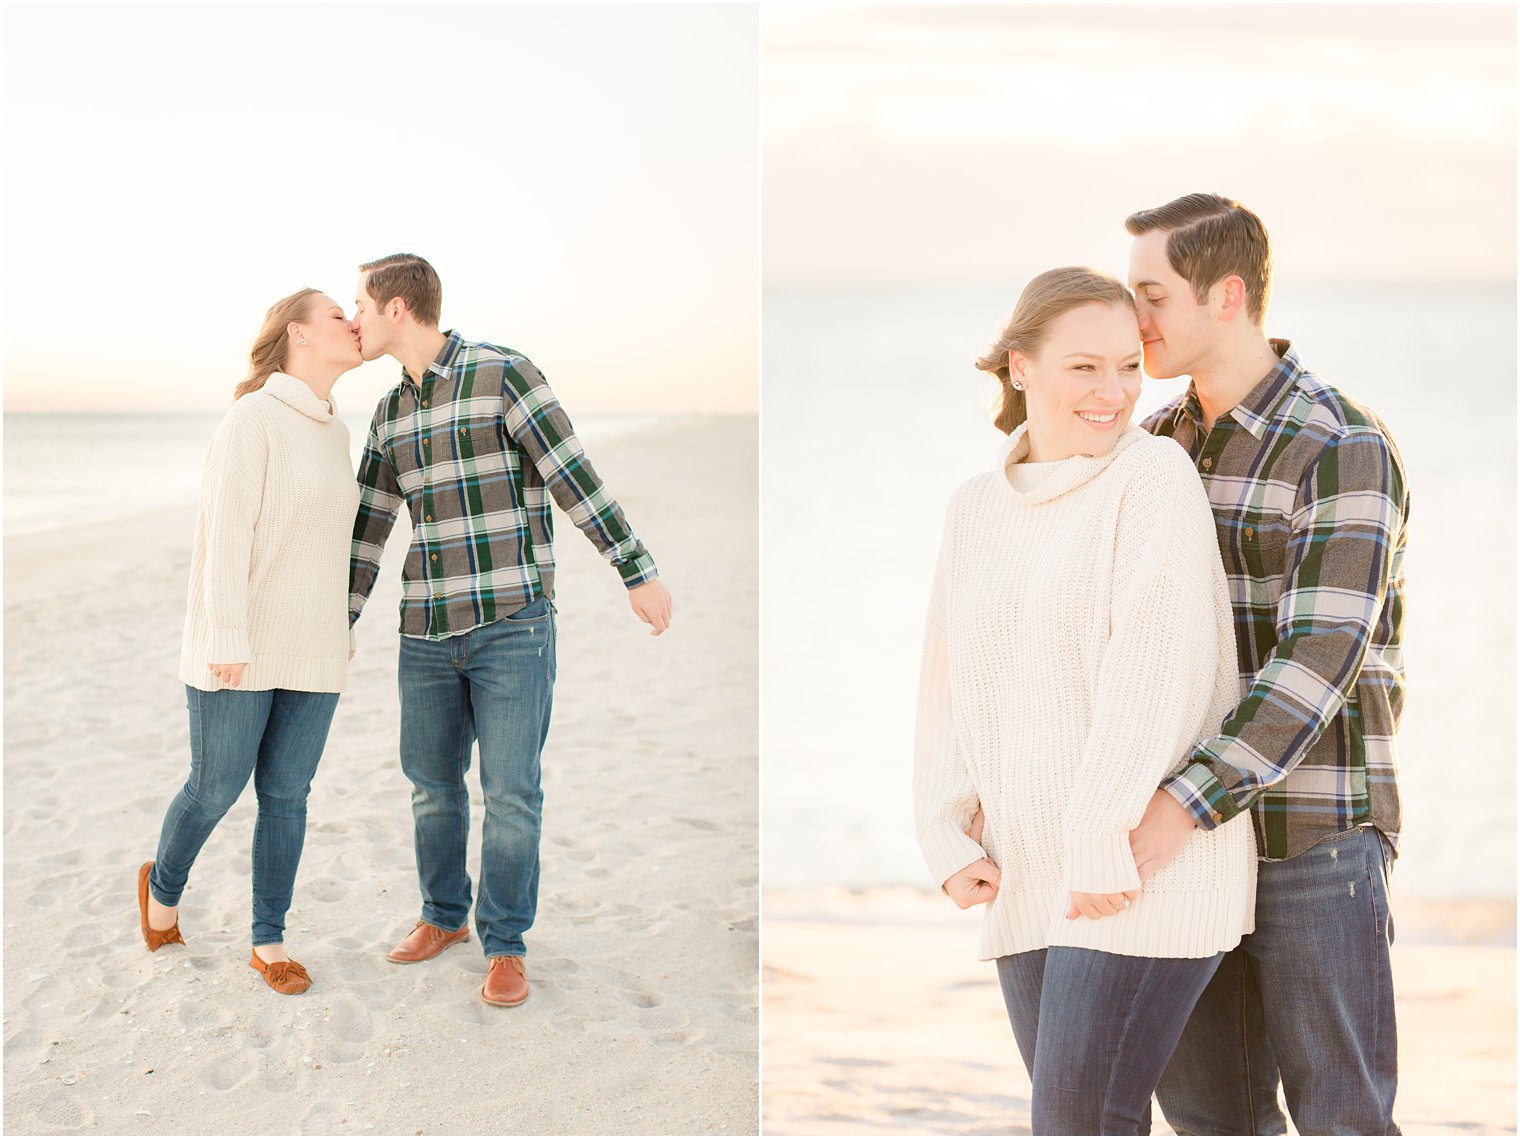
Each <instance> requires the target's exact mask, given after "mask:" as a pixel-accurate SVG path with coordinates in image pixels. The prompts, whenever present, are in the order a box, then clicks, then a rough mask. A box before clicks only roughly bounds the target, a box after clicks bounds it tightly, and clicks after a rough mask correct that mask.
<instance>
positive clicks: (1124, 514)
mask: <svg viewBox="0 0 1520 1139" xmlns="http://www.w3.org/2000/svg"><path fill="white" fill-rule="evenodd" d="M1156 458H1157V461H1156V462H1154V463H1147V464H1145V465H1144V469H1143V470H1142V471H1139V472H1136V475H1137V477H1135V478H1134V479H1132V481H1131V482H1130V485H1129V486H1128V487H1127V488H1126V490H1125V497H1124V500H1123V502H1122V504H1121V508H1120V516H1119V521H1118V532H1117V534H1116V536H1115V549H1114V571H1113V588H1112V598H1111V602H1110V633H1109V639H1108V643H1107V645H1106V646H1105V648H1104V651H1103V656H1102V659H1101V661H1100V663H1099V668H1098V675H1097V679H1096V684H1095V686H1094V692H1093V717H1092V723H1091V725H1090V727H1089V729H1088V734H1087V739H1086V741H1085V744H1084V746H1083V752H1082V760H1081V764H1080V766H1079V768H1078V772H1077V776H1076V779H1075V781H1074V783H1073V786H1072V792H1071V798H1070V800H1069V802H1068V804H1067V810H1066V835H1065V867H1066V885H1067V888H1068V889H1069V890H1071V891H1072V892H1073V894H1074V895H1075V894H1105V895H1112V894H1118V893H1124V892H1132V891H1134V890H1136V889H1137V888H1138V887H1139V885H1140V877H1139V874H1138V873H1137V871H1136V868H1135V860H1134V857H1133V855H1132V854H1131V852H1130V846H1129V832H1130V830H1131V829H1132V828H1133V827H1135V826H1136V825H1137V824H1138V823H1139V821H1140V818H1141V816H1142V815H1143V813H1144V811H1145V807H1146V804H1147V803H1148V802H1149V800H1150V797H1151V795H1152V793H1153V792H1154V791H1155V789H1156V786H1157V784H1158V783H1159V782H1160V781H1161V779H1162V778H1163V777H1165V776H1166V774H1167V773H1168V772H1169V771H1170V770H1172V769H1173V768H1174V767H1175V766H1176V764H1177V758H1178V756H1181V755H1184V754H1186V753H1187V751H1188V748H1189V746H1190V745H1191V744H1192V743H1193V742H1194V741H1195V740H1196V739H1197V738H1198V736H1199V735H1200V734H1202V733H1207V732H1211V731H1213V730H1214V729H1215V728H1216V727H1217V725H1216V724H1213V723H1209V722H1208V717H1209V714H1210V711H1211V709H1212V708H1213V706H1214V704H1215V700H1216V691H1217V684H1218V671H1217V670H1218V668H1219V665H1220V654H1221V653H1229V654H1230V657H1229V658H1228V659H1229V660H1230V661H1231V662H1233V660H1234V655H1233V648H1234V646H1233V645H1231V644H1224V643H1222V633H1223V634H1227V633H1228V630H1229V629H1230V627H1231V626H1230V623H1229V617H1228V614H1229V599H1228V593H1227V589H1226V584H1225V578H1224V567H1223V565H1222V564H1221V563H1220V559H1219V551H1218V547H1217V545H1216V542H1215V537H1214V524H1213V515H1212V513H1211V512H1210V510H1209V506H1208V501H1207V499H1206V498H1205V496H1204V492H1203V487H1202V484H1201V483H1199V481H1198V477H1197V475H1196V474H1195V473H1194V472H1193V470H1192V468H1191V465H1190V464H1189V463H1188V461H1187V458H1186V456H1185V455H1184V454H1182V453H1181V452H1180V451H1178V452H1177V453H1176V454H1175V455H1173V454H1172V453H1170V452H1158V453H1157V456H1156ZM1232 667H1233V665H1232ZM1080 902H1081V899H1080V898H1074V903H1075V908H1077V909H1079V910H1080V911H1081V912H1083V913H1087V912H1088V911H1087V910H1086V909H1085V908H1084V907H1082V906H1081V905H1080ZM1104 912H1112V910H1105V911H1104ZM1088 916H1100V915H1099V914H1092V913H1089V914H1088Z"/></svg>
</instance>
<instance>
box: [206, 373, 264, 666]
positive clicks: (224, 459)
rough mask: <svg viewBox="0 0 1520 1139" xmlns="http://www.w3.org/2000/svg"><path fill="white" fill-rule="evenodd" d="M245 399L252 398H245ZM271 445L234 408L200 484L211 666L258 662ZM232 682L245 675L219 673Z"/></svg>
mask: <svg viewBox="0 0 1520 1139" xmlns="http://www.w3.org/2000/svg"><path fill="white" fill-rule="evenodd" d="M244 398H245V399H246V398H248V397H246V396H245V397H244ZM268 463H269V443H268V440H267V438H266V437H265V435H264V431H263V428H262V425H261V424H259V423H258V422H257V420H256V419H255V417H254V416H251V415H248V414H239V413H238V411H234V412H233V413H232V414H231V415H229V416H228V418H227V420H226V421H225V422H224V423H223V425H222V427H221V428H219V429H218V430H217V433H216V435H215V436H213V437H212V440H211V448H210V451H209V452H208V454H207V456H206V469H205V476H204V478H203V480H202V485H201V510H202V512H203V514H204V515H205V519H206V530H205V541H206V561H205V568H204V571H203V578H202V583H203V587H204V596H205V599H206V609H207V614H208V616H209V617H210V623H211V643H210V644H209V645H208V646H207V656H208V658H209V659H210V661H211V662H213V665H212V669H213V671H217V670H218V669H223V670H226V669H227V668H228V666H231V665H237V664H247V663H248V662H250V661H252V660H253V645H252V643H251V642H250V640H249V637H248V579H249V563H250V559H251V555H252V551H253V533H254V528H255V527H256V526H257V525H258V519H259V511H260V508H261V507H262V505H263V500H264V475H265V471H266V469H267V467H268ZM217 674H218V676H220V677H222V679H224V680H226V681H227V682H228V683H231V684H236V683H238V682H239V681H240V680H241V679H242V670H241V669H238V670H237V672H236V674H234V675H225V674H224V672H218V673H217Z"/></svg>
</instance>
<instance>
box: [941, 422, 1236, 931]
mask: <svg viewBox="0 0 1520 1139" xmlns="http://www.w3.org/2000/svg"><path fill="white" fill-rule="evenodd" d="M1028 454H1029V442H1028V429H1027V426H1026V427H1020V428H1019V429H1018V430H1016V431H1015V432H1014V433H1013V434H1012V435H1011V436H1010V437H1009V438H1008V440H1007V442H1006V443H1005V444H1004V446H1003V448H1002V450H1001V452H1000V455H999V459H1000V462H999V466H998V469H996V470H994V471H991V472H988V473H985V474H982V475H978V476H976V477H975V478H972V479H971V480H969V481H968V482H966V483H965V484H964V485H962V486H961V487H960V488H959V489H958V490H957V491H956V492H955V494H954V496H953V497H952V499H951V502H950V507H949V511H948V513H947V517H946V521H945V534H944V541H943V544H942V547H941V551H940V558H939V563H938V566H937V568H936V571H935V578H934V587H933V590H932V593H931V598H930V604H929V616H928V621H927V622H926V632H925V637H924V653H923V669H922V674H921V681H920V689H919V701H918V727H917V733H916V741H915V770H914V808H915V813H916V816H917V827H918V838H919V843H920V846H921V847H922V849H923V853H924V858H925V860H926V862H927V863H928V866H929V870H930V873H931V874H932V876H933V878H934V881H935V882H936V883H943V882H945V881H946V880H947V879H948V878H950V876H951V875H953V874H954V873H955V872H956V871H958V870H961V869H962V868H964V867H966V866H968V865H970V864H971V863H973V862H975V861H977V860H978V859H980V858H988V859H990V860H991V861H992V862H993V863H994V864H996V865H997V866H998V868H999V870H1000V872H1001V874H1002V881H1001V885H1000V887H999V890H998V894H997V897H996V898H995V899H994V900H993V901H992V902H991V903H990V904H989V905H988V907H987V913H986V916H985V919H984V922H983V926H982V939H981V949H980V956H981V957H982V959H984V960H986V959H990V958H995V957H1001V956H1004V955H1005V954H1011V953H1023V952H1027V951H1029V950H1034V949H1041V948H1045V947H1048V946H1054V945H1069V946H1078V947H1083V948H1088V949H1097V950H1104V951H1106V952H1110V953H1119V954H1127V955H1131V956H1143V957H1208V956H1212V955H1213V954H1214V953H1217V952H1219V951H1221V950H1224V949H1229V948H1231V947H1232V946H1234V945H1236V944H1237V943H1238V942H1239V940H1240V938H1241V935H1242V934H1245V933H1249V932H1251V930H1252V929H1253V928H1254V910H1255V892H1256V858H1255V839H1254V836H1253V834H1252V831H1251V828H1250V826H1249V825H1226V826H1221V827H1217V828H1215V829H1213V830H1208V831H1205V830H1201V829H1200V830H1197V831H1195V832H1194V833H1193V835H1192V836H1191V837H1190V838H1189V839H1188V841H1187V843H1186V845H1185V846H1184V847H1183V849H1182V851H1181V853H1180V854H1178V856H1177V857H1176V859H1174V860H1173V861H1172V862H1171V863H1170V864H1169V865H1168V866H1167V867H1165V868H1164V869H1163V870H1161V871H1160V872H1159V873H1157V874H1156V875H1154V876H1153V877H1152V878H1151V879H1150V880H1149V881H1148V882H1146V883H1145V887H1144V890H1143V892H1142V893H1141V895H1140V896H1139V897H1138V898H1137V899H1135V901H1134V902H1133V903H1132V904H1131V905H1130V907H1129V908H1128V909H1126V910H1123V911H1121V912H1120V913H1119V914H1117V915H1115V916H1113V917H1105V918H1102V919H1099V920H1096V921H1095V920H1092V919H1089V918H1081V917H1079V918H1076V919H1074V920H1067V918H1066V911H1067V907H1068V904H1069V898H1068V895H1069V893H1070V891H1073V890H1081V891H1087V892H1091V893H1117V892H1119V891H1123V890H1131V889H1134V888H1135V887H1137V886H1139V885H1140V878H1139V875H1138V874H1137V872H1136V869H1135V862H1134V858H1133V856H1132V855H1131V853H1130V849H1129V832H1130V831H1131V830H1132V829H1133V828H1134V827H1135V826H1137V825H1138V824H1139V822H1140V818H1141V816H1142V814H1143V813H1144V811H1145V807H1146V804H1147V803H1148V802H1149V801H1150V798H1151V795H1152V794H1153V793H1154V792H1155V790H1156V788H1157V786H1158V785H1159V784H1160V782H1161V780H1162V779H1163V778H1164V777H1165V776H1166V775H1167V774H1169V773H1170V772H1172V771H1174V770H1176V769H1177V768H1178V767H1179V766H1180V765H1181V764H1182V762H1183V760H1184V757H1186V755H1187V754H1188V753H1189V751H1190V749H1191V747H1192V745H1193V743H1194V742H1195V741H1197V740H1198V739H1199V738H1200V736H1203V735H1207V734H1210V733H1212V732H1214V731H1215V730H1216V729H1217V728H1218V727H1219V725H1220V723H1221V722H1222V721H1223V720H1224V718H1225V716H1226V715H1227V714H1228V713H1229V711H1230V710H1231V709H1232V708H1233V707H1234V705H1235V703H1236V702H1237V700H1238V699H1239V696H1240V691H1241V690H1240V681H1239V679H1238V677H1237V674H1236V671H1235V668H1236V664H1235V640H1234V629H1233V624H1232V617H1231V609H1230V599H1229V594H1228V590H1227V586H1226V582H1225V575H1224V567H1223V565H1222V564H1221V562H1220V557H1219V550H1218V547H1217V545H1216V542H1215V536H1214V522H1213V515H1212V513H1211V511H1210V509H1209V504H1208V501H1207V499H1206V498H1205V495H1204V490H1203V486H1202V484H1201V483H1200V481H1199V479H1198V475H1197V473H1196V472H1195V471H1194V470H1193V467H1192V463H1191V462H1190V460H1189V459H1188V456H1187V453H1186V452H1184V451H1183V450H1182V448H1181V447H1179V446H1177V445H1176V444H1175V443H1173V442H1171V441H1170V440H1167V439H1159V438H1156V437H1154V436H1151V435H1149V434H1147V433H1146V432H1144V431H1142V430H1140V429H1139V428H1138V427H1134V426H1131V427H1129V428H1128V429H1126V430H1125V431H1124V432H1123V433H1122V434H1121V435H1120V437H1119V438H1118V439H1117V440H1116V441H1115V445H1114V447H1113V449H1112V450H1111V451H1110V452H1109V453H1108V454H1107V455H1102V456H1097V457H1087V456H1080V455H1079V456H1075V457H1073V458H1069V459H1065V460H1062V461H1060V462H1058V463H1050V464H1040V465H1039V467H1038V468H1035V469H1034V470H1028V471H1026V470H1020V469H1019V468H1018V466H1017V465H1018V464H1020V463H1021V462H1022V461H1023V460H1025V459H1026V458H1027V457H1028ZM1036 474H1037V475H1038V477H1030V476H1032V475H1036ZM978 805H980V806H981V807H982V808H983V809H984V810H985V812H986V822H985V826H984V829H983V832H982V843H981V845H978V844H977V843H975V842H973V841H972V840H971V838H970V837H969V836H968V835H967V834H966V833H964V832H965V831H966V829H967V828H968V827H969V826H970V824H971V819H972V816H973V815H974V814H975V813H976V810H977V807H978Z"/></svg>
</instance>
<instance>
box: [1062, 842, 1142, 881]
mask: <svg viewBox="0 0 1520 1139" xmlns="http://www.w3.org/2000/svg"><path fill="white" fill-rule="evenodd" d="M1139 887H1140V873H1139V871H1137V870H1136V869H1135V856H1134V854H1132V853H1131V852H1130V849H1129V832H1128V831H1118V832H1116V833H1113V834H1068V835H1067V836H1066V888H1067V889H1068V890H1077V891H1080V892H1081V893H1084V894H1120V893H1123V892H1124V891H1125V890H1136V889H1139Z"/></svg>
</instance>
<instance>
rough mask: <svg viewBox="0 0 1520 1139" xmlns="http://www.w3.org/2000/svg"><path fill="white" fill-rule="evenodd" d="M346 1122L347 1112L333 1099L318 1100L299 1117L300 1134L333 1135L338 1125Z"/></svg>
mask: <svg viewBox="0 0 1520 1139" xmlns="http://www.w3.org/2000/svg"><path fill="white" fill-rule="evenodd" d="M347 1122H348V1112H347V1110H346V1109H345V1108H344V1107H343V1105H342V1104H341V1103H339V1102H338V1101H337V1100H335V1099H319V1100H317V1102H316V1103H314V1104H312V1105H311V1106H310V1107H308V1108H307V1109H306V1114H305V1115H303V1116H301V1134H303V1135H334V1134H336V1133H337V1131H338V1126H339V1124H343V1123H347Z"/></svg>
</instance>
